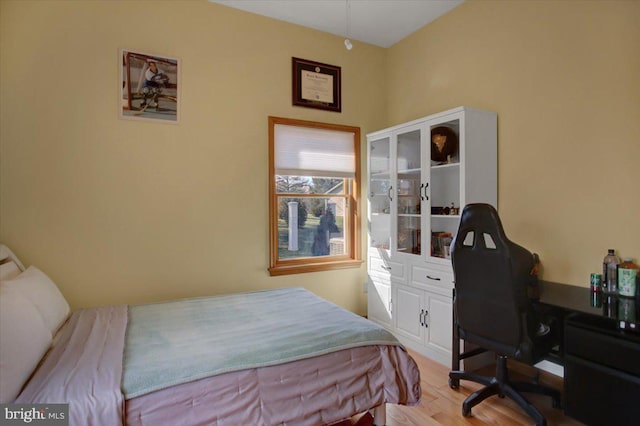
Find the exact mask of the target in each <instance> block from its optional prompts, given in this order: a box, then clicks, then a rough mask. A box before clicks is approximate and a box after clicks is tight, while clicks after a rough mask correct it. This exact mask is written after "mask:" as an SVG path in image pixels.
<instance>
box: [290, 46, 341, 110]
mask: <svg viewBox="0 0 640 426" xmlns="http://www.w3.org/2000/svg"><path fill="white" fill-rule="evenodd" d="M292 74H293V79H292V80H293V90H292V94H293V99H292V102H293V105H297V106H304V107H308V108H318V109H324V110H329V111H336V112H341V111H342V103H341V99H340V96H341V87H340V67H337V66H334V65H328V64H322V63H320V62H314V61H309V60H306V59H300V58H292Z"/></svg>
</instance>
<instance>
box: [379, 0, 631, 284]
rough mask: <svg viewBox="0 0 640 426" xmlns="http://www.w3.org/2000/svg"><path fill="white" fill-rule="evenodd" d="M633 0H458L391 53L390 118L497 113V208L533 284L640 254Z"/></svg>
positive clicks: (577, 278) (578, 278) (580, 275)
mask: <svg viewBox="0 0 640 426" xmlns="http://www.w3.org/2000/svg"><path fill="white" fill-rule="evenodd" d="M639 22H640V2H637V1H562V0H560V1H553V2H551V1H510V2H506V1H467V2H465V3H463V4H462V5H461V6H459V7H457V8H456V9H454V10H453V11H451V12H450V13H448V14H447V15H445V16H443V17H442V18H440V19H439V20H437V21H436V22H434V23H432V24H431V25H427V26H426V27H424V28H422V29H421V30H420V31H418V32H417V33H415V34H413V35H411V36H410V37H408V38H406V39H404V40H403V41H401V42H400V43H398V44H396V45H395V46H393V47H392V48H391V49H390V50H389V56H388V67H389V72H388V73H389V75H388V78H389V107H388V117H389V118H388V121H389V122H390V123H400V122H403V121H407V120H410V119H414V118H418V117H421V116H424V115H427V114H430V113H434V112H437V111H441V110H444V109H447V108H451V107H455V106H458V105H469V106H474V107H477V108H484V109H489V110H493V111H496V112H497V113H498V151H499V152H498V157H499V158H498V164H499V166H498V168H499V195H498V197H499V198H498V204H499V212H500V214H501V217H502V219H503V222H504V225H505V227H506V231H507V235H508V236H509V237H510V238H511V239H512V240H514V241H516V242H518V243H520V244H522V245H524V246H525V247H527V248H529V249H530V250H532V251H536V252H538V253H539V254H540V256H541V260H542V263H543V266H544V268H543V278H545V279H547V280H552V281H560V282H568V283H573V284H576V285H581V286H588V280H589V274H590V273H591V272H598V271H599V270H600V269H601V263H602V258H603V257H604V256H605V254H606V251H607V249H608V248H615V249H617V251H618V253H619V254H620V255H621V256H630V257H633V258H635V259H636V260H638V258H640V185H639V183H640V25H639Z"/></svg>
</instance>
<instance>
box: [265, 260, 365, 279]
mask: <svg viewBox="0 0 640 426" xmlns="http://www.w3.org/2000/svg"><path fill="white" fill-rule="evenodd" d="M362 263H363V261H362V260H339V261H330V262H323V263H306V264H304V265H300V264H297V265H276V266H272V267H271V268H269V275H271V276H272V277H273V276H278V275H291V274H303V273H306V272H319V271H333V270H337V269H349V268H359V267H360V266H361V265H362Z"/></svg>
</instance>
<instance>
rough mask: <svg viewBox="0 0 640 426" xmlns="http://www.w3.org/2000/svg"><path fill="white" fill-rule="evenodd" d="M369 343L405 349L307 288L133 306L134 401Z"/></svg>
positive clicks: (126, 383) (130, 375)
mask: <svg viewBox="0 0 640 426" xmlns="http://www.w3.org/2000/svg"><path fill="white" fill-rule="evenodd" d="M365 345H399V343H398V341H397V340H396V339H395V337H393V335H392V334H390V333H389V332H387V331H386V330H384V329H383V328H382V327H379V326H378V325H376V324H374V323H372V322H371V321H368V320H367V319H364V318H362V317H359V316H357V315H355V314H353V313H351V312H349V311H346V310H345V309H342V308H340V307H338V306H336V305H334V304H332V303H330V302H327V301H326V300H324V299H321V298H319V297H317V296H315V295H314V294H312V293H310V292H308V291H306V290H304V289H300V288H291V289H279V290H270V291H260V292H255V293H241V294H233V295H228V296H219V297H207V298H197V299H186V300H179V301H174V302H166V303H156V304H150V305H141V306H133V307H130V308H129V320H128V324H127V336H126V344H125V352H124V373H123V385H122V386H123V392H124V394H125V398H126V399H130V398H134V397H136V396H140V395H144V394H147V393H150V392H153V391H156V390H160V389H164V388H167V387H170V386H174V385H177V384H181V383H186V382H190V381H193V380H198V379H201V378H205V377H210V376H214V375H217V374H222V373H227V372H231V371H238V370H243V369H247V368H255V367H265V366H269V365H274V364H280V363H284V362H289V361H295V360H300V359H305V358H310V357H314V356H317V355H323V354H326V353H329V352H334V351H338V350H341V349H348V348H354V347H358V346H365Z"/></svg>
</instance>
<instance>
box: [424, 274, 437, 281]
mask: <svg viewBox="0 0 640 426" xmlns="http://www.w3.org/2000/svg"><path fill="white" fill-rule="evenodd" d="M427 278H429V279H430V280H433V281H440V278H438V277H435V278H434V277H432V276H430V275H427Z"/></svg>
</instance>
